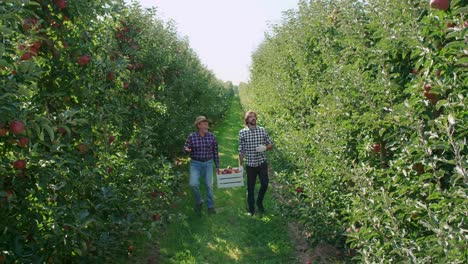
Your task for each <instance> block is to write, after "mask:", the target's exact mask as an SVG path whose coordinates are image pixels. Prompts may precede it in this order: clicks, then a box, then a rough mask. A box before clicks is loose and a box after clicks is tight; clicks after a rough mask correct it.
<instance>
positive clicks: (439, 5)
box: [430, 0, 450, 10]
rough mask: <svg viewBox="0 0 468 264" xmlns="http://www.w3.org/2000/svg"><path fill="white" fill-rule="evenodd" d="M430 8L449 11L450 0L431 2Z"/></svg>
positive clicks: (434, 0) (433, 0) (432, 0)
mask: <svg viewBox="0 0 468 264" xmlns="http://www.w3.org/2000/svg"><path fill="white" fill-rule="evenodd" d="M430 6H431V7H432V8H435V9H439V10H447V9H448V8H449V7H450V0H431V2H430Z"/></svg>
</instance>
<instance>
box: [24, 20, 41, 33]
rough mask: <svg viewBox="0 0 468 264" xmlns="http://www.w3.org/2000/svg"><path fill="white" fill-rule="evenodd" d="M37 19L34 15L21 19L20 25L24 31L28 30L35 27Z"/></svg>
mask: <svg viewBox="0 0 468 264" xmlns="http://www.w3.org/2000/svg"><path fill="white" fill-rule="evenodd" d="M37 22H38V19H37V18H35V17H29V18H25V19H23V21H22V22H21V25H22V26H23V29H24V31H29V30H30V29H32V28H34V27H36V25H37Z"/></svg>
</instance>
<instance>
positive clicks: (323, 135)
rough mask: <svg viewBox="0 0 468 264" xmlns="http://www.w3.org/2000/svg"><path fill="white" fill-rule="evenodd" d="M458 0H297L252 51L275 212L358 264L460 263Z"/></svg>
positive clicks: (248, 103)
mask: <svg viewBox="0 0 468 264" xmlns="http://www.w3.org/2000/svg"><path fill="white" fill-rule="evenodd" d="M463 3H464V1H461V0H452V1H450V8H449V9H448V10H445V11H443V10H438V9H435V8H431V7H430V6H429V1H428V0H424V1H419V0H409V1H387V0H370V1H346V0H341V1H324V0H317V1H301V2H300V3H299V6H298V9H297V10H295V11H291V12H289V13H286V14H285V16H284V19H283V20H282V21H281V23H280V24H279V25H276V26H274V27H272V30H271V33H270V34H269V36H268V37H267V39H266V40H265V41H264V42H263V43H262V45H261V46H260V47H259V48H258V49H257V51H256V52H255V54H254V55H253V66H252V71H251V81H250V83H249V84H248V85H247V86H241V87H240V95H241V99H242V102H243V105H244V107H245V108H252V109H254V110H256V111H257V112H258V113H259V119H260V121H261V122H262V124H263V125H264V126H266V127H267V129H268V130H269V131H270V133H271V136H272V137H273V138H274V140H275V143H276V150H277V151H275V152H274V154H272V155H274V157H273V158H274V162H273V165H274V167H275V170H276V171H278V177H277V178H278V179H279V182H280V184H281V188H280V192H281V195H282V197H283V199H285V200H286V201H288V202H289V204H290V206H286V207H285V210H286V211H287V212H288V213H289V214H290V215H291V216H294V217H295V218H297V219H299V221H300V222H301V223H303V224H304V226H305V228H306V230H307V232H308V233H309V234H310V242H311V243H312V244H315V245H317V244H318V243H332V244H335V245H337V246H339V247H341V248H343V249H348V252H349V253H350V254H351V255H354V254H355V258H356V259H359V260H360V261H363V262H371V263H375V262H381V261H383V260H385V262H412V263H415V262H418V263H432V262H433V263H449V262H450V263H465V262H466V260H467V255H466V252H467V250H468V248H467V242H466V241H467V240H466V238H467V235H468V234H467V223H466V219H467V212H468V199H467V183H468V175H467V170H466V168H467V165H468V161H467V151H466V148H467V144H466V138H467V131H468V126H467V112H468V111H467V110H468V109H467V105H468V104H467V103H468V102H467V97H466V96H467V87H468V86H467V82H468V78H467V64H468V60H467V58H468V57H467V52H468V51H467V50H466V43H467V41H468V40H467V37H466V36H467V30H468V28H467V27H468V22H467V21H466V19H467V18H466V12H467V10H468V8H467V7H466V6H464V4H463Z"/></svg>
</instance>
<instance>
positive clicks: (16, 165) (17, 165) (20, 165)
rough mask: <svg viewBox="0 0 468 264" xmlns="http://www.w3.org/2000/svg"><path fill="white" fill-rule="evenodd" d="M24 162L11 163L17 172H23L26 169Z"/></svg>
mask: <svg viewBox="0 0 468 264" xmlns="http://www.w3.org/2000/svg"><path fill="white" fill-rule="evenodd" d="M26 164H27V163H26V161H25V160H17V161H15V162H13V167H14V168H15V169H18V170H24V169H26Z"/></svg>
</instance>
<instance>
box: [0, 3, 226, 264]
mask: <svg viewBox="0 0 468 264" xmlns="http://www.w3.org/2000/svg"><path fill="white" fill-rule="evenodd" d="M0 32H1V33H2V34H1V36H2V37H1V38H2V41H1V42H0V54H1V59H0V153H1V154H0V164H1V165H0V199H1V201H0V215H1V216H2V217H1V218H0V232H1V239H0V262H4V261H6V262H7V263H13V262H14V263H32V262H34V263H43V262H50V263H56V262H60V263H62V262H67V263H68V262H109V261H110V260H111V259H113V258H115V257H116V256H125V255H127V252H129V253H131V251H133V250H134V245H133V239H135V238H136V237H141V236H149V235H151V234H154V232H157V231H158V230H159V229H160V228H161V226H163V225H164V223H165V221H166V220H167V219H169V218H170V217H171V214H170V213H169V210H168V207H169V205H170V204H171V203H172V200H173V194H174V192H176V191H177V188H178V182H179V176H178V175H177V174H176V173H175V171H174V170H173V168H172V167H173V165H172V163H171V159H172V158H173V157H174V156H175V155H176V154H178V153H180V149H181V147H180V146H182V145H183V141H184V139H185V137H186V135H187V134H188V133H189V132H190V131H192V130H193V129H194V128H193V127H192V123H193V120H194V118H195V116H196V115H199V114H205V115H207V116H208V117H210V118H212V119H213V120H214V121H216V120H218V119H220V118H221V117H222V115H223V113H224V111H225V110H226V107H227V105H226V104H225V103H224V102H225V101H226V100H228V99H229V98H230V96H232V93H233V92H232V91H230V90H229V89H226V87H225V85H224V84H223V83H222V82H220V81H219V80H216V79H215V77H214V75H213V74H212V73H211V72H209V71H208V70H207V69H205V68H204V67H203V66H202V65H201V63H200V61H199V59H198V58H197V56H196V55H195V54H194V53H193V51H192V50H191V49H190V48H189V46H188V43H186V42H185V41H182V40H180V39H179V37H178V36H177V34H176V32H175V29H174V28H173V27H172V26H171V25H170V24H165V23H163V22H162V21H161V20H159V19H158V18H157V16H156V14H155V11H154V10H142V9H141V8H140V7H139V6H138V5H137V4H133V5H132V6H126V5H124V4H123V2H122V1H111V0H100V1H87V0H77V1H65V0H52V1H49V0H40V1H39V0H38V1H27V0H26V1H25V0H7V1H2V2H1V3H0ZM14 121H19V122H16V123H15V122H14ZM21 124H23V125H24V129H21ZM18 160H23V161H25V162H26V165H25V168H23V167H24V163H23V165H22V166H20V165H21V163H17V162H16V161H18Z"/></svg>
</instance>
